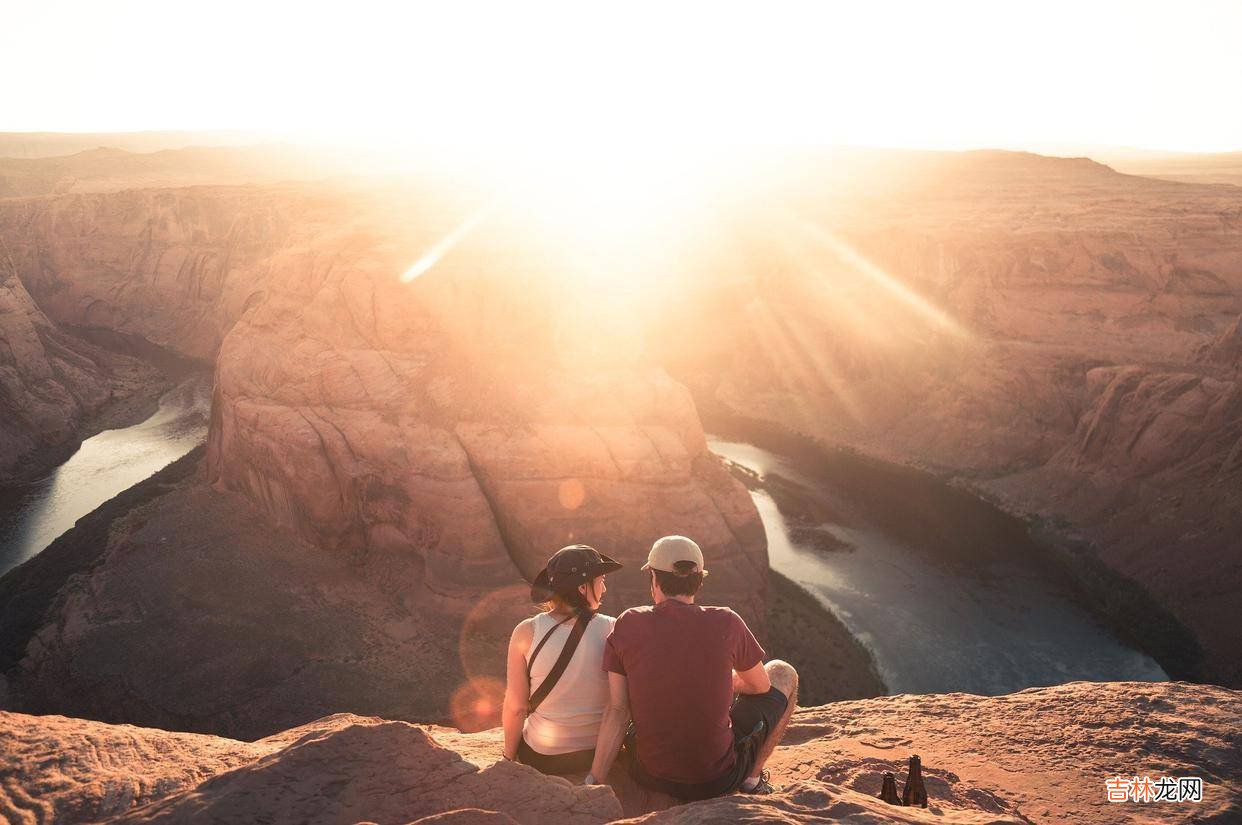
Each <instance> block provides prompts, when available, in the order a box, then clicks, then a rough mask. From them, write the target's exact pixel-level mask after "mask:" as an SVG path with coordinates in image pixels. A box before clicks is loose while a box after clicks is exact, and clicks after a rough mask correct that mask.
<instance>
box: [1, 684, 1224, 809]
mask: <svg viewBox="0 0 1242 825" xmlns="http://www.w3.org/2000/svg"><path fill="white" fill-rule="evenodd" d="M1239 731H1242V698H1240V697H1239V694H1238V692H1237V691H1230V690H1226V689H1223V688H1214V687H1207V686H1200V685H1188V684H1183V683H1165V684H1154V685H1153V684H1144V683H1088V682H1077V683H1071V684H1067V685H1061V686H1059V687H1054V688H1041V689H1033V690H1026V691H1022V692H1020V693H1016V694H1011V695H1008V696H999V697H990V698H985V697H980V696H970V695H965V694H949V695H941V696H904V695H903V696H891V697H883V698H877V699H866V700H859V701H851V702H836V703H833V704H829V705H824V706H821V707H810V708H804V709H801V710H799V711H798V712H797V713H796V715H795V716H794V718H793V721H792V723H791V725H790V727H789V729H788V732H787V734H786V736H785V741H784V744H783V745H782V746H781V747H780V748H778V749H777V750H776V752H775V754H774V756H773V757H772V761H771V762H770V767H771V770H772V773H773V776H774V777H775V781H776V784H777V785H778V786H779V787H780V790H779V792H778V793H777V794H775V795H773V796H769V797H752V796H745V795H732V796H727V797H723V798H720V799H715V800H708V801H704V802H696V803H691V804H688V805H681V806H675V807H669V805H670V802H671V800H668V799H667V798H657V797H655V796H653V795H650V794H647V793H646V792H643V791H642V790H641V789H639V788H637V787H635V786H634V785H633V784H632V782H630V780H628V778H625V776H624V768H623V767H621V766H618V767H617V768H616V769H615V770H614V782H615V785H616V786H615V788H610V787H601V786H594V787H584V786H580V785H573V784H571V783H570V782H567V781H565V780H563V779H559V778H552V777H546V776H543V775H541V774H539V773H538V772H536V771H535V770H534V769H532V768H529V767H527V766H524V765H518V764H515V763H508V762H503V761H499V755H500V748H501V737H500V732H499V731H498V730H495V729H493V730H488V731H483V732H481V733H476V734H463V733H460V732H458V731H457V730H454V729H451V728H441V727H435V726H426V725H413V724H408V723H403V722H389V721H384V720H383V719H379V718H369V717H359V716H353V715H349V714H338V715H334V716H329V717H326V718H323V719H320V720H318V721H316V722H312V723H310V724H306V725H301V726H299V727H296V728H292V729H289V730H286V731H283V732H281V733H278V734H275V735H272V736H269V737H266V738H263V739H259V740H257V741H253V742H244V741H238V740H234V739H226V738H221V737H214V736H203V735H196V734H186V733H172V732H167V731H162V730H155V729H151V728H139V727H134V726H130V725H108V724H103V723H99V722H90V721H85V720H81V719H72V718H66V717H62V716H27V715H23V714H14V713H2V714H0V815H3V816H4V817H5V818H7V821H9V822H12V823H14V825H34V823H51V822H57V823H64V824H66V825H69V824H71V823H87V822H113V823H138V822H204V821H206V822H235V823H250V822H255V823H258V822H264V823H350V822H363V821H368V822H378V823H406V822H415V821H418V822H422V821H427V822H433V821H434V822H462V823H466V822H470V823H473V822H494V823H511V822H520V823H552V822H556V823H560V822H567V823H604V822H614V821H619V820H622V819H624V818H625V817H633V819H627V820H625V821H636V822H650V823H661V822H789V823H795V822H828V821H848V822H874V823H885V822H894V823H929V822H945V823H1009V822H1013V823H1017V822H1050V821H1072V822H1078V823H1100V824H1101V825H1104V823H1108V824H1109V825H1111V824H1112V823H1118V822H1152V821H1160V822H1218V823H1225V822H1231V821H1237V818H1238V817H1239V816H1242V759H1239V755H1240V754H1242V733H1239ZM911 753H918V754H919V756H920V757H921V758H922V761H923V765H924V777H925V783H926V786H927V791H928V796H929V806H928V808H927V809H926V810H923V809H919V808H903V807H895V806H891V805H888V804H886V803H884V802H881V801H880V800H879V799H877V798H876V795H877V793H878V791H879V787H880V783H881V779H882V776H883V774H884V773H885V772H887V771H892V772H893V773H895V774H896V775H897V777H898V784H899V787H900V785H901V784H902V782H903V780H904V773H905V760H906V757H907V756H908V755H909V754H911ZM1114 776H1125V777H1132V776H1139V777H1142V776H1149V777H1151V778H1152V779H1153V780H1155V779H1157V778H1159V777H1161V776H1172V777H1181V776H1197V777H1200V778H1202V780H1203V798H1202V801H1201V802H1198V803H1193V802H1183V803H1176V802H1162V803H1155V802H1151V803H1140V802H1126V803H1110V802H1107V801H1106V799H1105V785H1104V781H1105V779H1106V778H1110V777H1114ZM424 818H426V819H424Z"/></svg>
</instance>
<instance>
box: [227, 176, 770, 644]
mask: <svg viewBox="0 0 1242 825" xmlns="http://www.w3.org/2000/svg"><path fill="white" fill-rule="evenodd" d="M368 208H369V210H370V211H369V212H367V214H366V215H364V216H362V217H361V218H359V219H358V221H357V222H356V223H354V224H349V225H345V226H340V227H338V228H337V229H336V231H335V232H333V233H332V234H326V235H323V236H321V237H320V238H318V239H317V240H316V242H315V243H314V244H313V245H311V246H309V247H308V248H305V249H294V250H289V251H286V252H283V253H281V254H279V255H277V256H274V257H273V258H272V259H271V260H270V261H269V263H268V272H269V274H268V276H267V280H266V281H265V289H266V297H265V299H264V300H263V301H261V302H260V303H258V304H257V305H256V306H255V307H254V309H253V310H252V311H251V312H248V313H246V314H245V315H244V316H243V317H242V318H241V319H240V320H239V321H238V323H237V324H236V326H234V327H233V329H232V330H231V331H230V333H229V335H228V336H227V338H226V339H225V341H224V344H223V346H222V348H221V351H220V359H219V367H218V370H217V388H216V399H215V409H214V411H213V422H212V429H211V435H210V438H209V443H208V466H209V473H210V478H211V480H212V482H213V483H214V484H216V485H217V486H218V487H221V488H225V489H231V490H237V491H239V492H241V493H243V494H244V495H246V496H247V497H248V498H249V499H250V500H251V501H252V502H254V504H255V506H257V507H258V508H259V509H260V510H261V511H263V512H264V513H265V514H266V515H267V516H268V517H270V518H271V519H272V520H273V521H275V522H276V523H277V524H280V525H282V526H285V527H288V528H290V529H292V530H294V531H296V532H298V533H299V534H300V535H302V536H303V537H305V538H306V539H308V540H310V541H313V542H314V543H316V544H318V545H320V546H323V547H327V548H331V549H335V550H338V551H340V552H342V553H345V554H349V555H352V556H354V557H356V558H362V559H364V561H363V565H364V567H365V568H366V569H367V570H368V571H371V572H372V573H373V574H375V575H377V576H379V577H380V578H382V579H383V580H385V581H387V582H390V583H393V584H396V583H397V582H400V584H399V585H398V586H399V587H400V588H402V590H403V591H404V596H405V598H408V599H412V600H415V601H417V600H420V599H432V600H434V602H435V603H436V604H439V605H442V606H446V607H450V608H452V607H453V606H454V605H457V606H458V608H459V609H464V608H465V607H466V606H468V605H469V604H471V603H473V602H474V600H475V599H477V597H478V596H479V595H480V594H483V593H486V592H489V591H491V590H495V589H496V588H499V587H501V586H503V585H506V584H509V583H512V581H513V580H514V578H515V573H520V575H521V576H523V577H525V578H527V579H530V578H533V576H534V574H535V573H536V572H537V571H538V570H539V569H540V567H542V564H543V562H544V561H545V560H546V558H547V556H548V555H549V554H550V553H551V552H552V551H553V550H555V549H556V548H558V547H560V546H562V545H564V544H568V543H571V542H586V543H590V544H595V545H598V546H599V547H600V548H601V549H603V550H604V551H605V552H607V553H609V554H610V555H613V556H615V557H617V558H618V559H619V560H620V561H622V562H623V563H625V564H627V565H629V566H630V568H631V570H632V571H635V570H636V569H637V567H638V566H640V564H641V562H642V560H643V559H644V558H645V554H646V550H647V549H648V548H649V547H650V545H651V542H652V541H653V540H654V539H656V538H658V537H659V536H661V535H666V534H668V533H673V532H680V533H686V534H688V535H692V536H694V537H695V539H696V540H697V541H698V542H699V543H700V544H701V545H702V546H703V548H704V551H705V553H706V554H707V555H708V557H709V558H711V559H712V562H713V567H714V568H716V570H718V572H715V571H714V575H713V579H712V581H713V593H712V597H713V598H714V599H720V600H725V601H727V602H728V603H730V604H732V605H733V606H734V607H735V608H736V609H738V610H739V612H741V613H742V614H743V615H744V616H745V617H746V618H747V619H749V620H750V621H752V622H757V623H761V622H762V615H763V609H764V600H765V586H766V570H767V562H766V552H765V547H764V537H763V531H762V525H761V524H760V522H759V518H758V514H757V513H756V511H755V509H754V507H753V505H752V503H751V501H750V499H749V497H748V496H747V494H746V492H745V489H744V488H743V487H742V486H741V485H740V484H739V483H738V482H737V481H735V480H733V479H732V478H731V477H730V476H729V475H728V473H727V472H726V471H725V470H724V469H723V467H722V466H721V465H720V463H719V462H718V461H717V460H715V459H714V458H713V457H712V456H711V455H710V454H709V453H708V450H707V445H706V441H705V438H704V435H703V431H702V427H701V425H700V424H699V421H698V416H697V414H696V412H695V408H694V404H693V402H692V401H691V399H690V395H689V393H688V392H687V391H686V390H685V389H684V388H683V387H681V386H680V385H678V384H677V383H676V382H674V381H672V380H671V379H670V378H669V377H668V375H667V374H666V373H665V372H664V370H663V369H662V368H660V367H659V366H658V365H657V364H656V363H654V362H652V361H651V360H650V359H648V358H646V357H645V356H644V354H643V352H642V350H641V347H634V346H633V343H634V342H633V340H632V339H629V338H627V337H626V335H627V334H629V332H630V331H629V330H628V329H622V330H620V331H615V330H611V329H609V328H608V327H607V326H604V325H602V324H594V323H592V321H593V318H594V317H595V315H592V314H584V312H590V313H595V314H599V313H600V310H601V308H600V307H598V306H594V307H588V308H587V310H586V311H584V310H583V308H582V307H583V304H584V302H585V299H582V298H581V297H580V291H581V288H582V285H581V284H580V283H578V282H577V280H576V279H577V278H578V273H577V272H575V271H573V270H572V269H570V268H568V267H566V266H565V264H564V263H563V262H562V260H561V259H560V258H558V256H557V254H556V252H555V250H554V249H551V248H546V247H543V248H541V247H539V246H538V245H537V244H536V242H535V241H532V240H531V239H529V238H527V237H524V236H523V234H522V228H521V226H520V225H518V224H516V223H514V222H511V221H510V220H508V219H506V217H505V216H503V215H500V216H497V217H495V218H494V219H493V221H492V222H491V223H489V224H488V226H487V228H486V229H485V230H484V229H480V230H479V231H478V235H477V236H471V237H469V238H466V239H464V240H463V241H461V243H460V244H459V245H458V246H457V247H456V248H455V249H453V250H452V251H451V252H449V253H448V254H447V255H445V256H444V258H443V259H442V260H440V261H439V262H438V263H437V264H436V265H435V266H434V267H430V268H428V271H426V272H425V274H421V275H420V276H419V277H417V278H413V279H412V280H408V281H407V280H406V279H404V278H403V277H402V276H403V274H404V273H407V272H410V271H411V268H412V267H415V268H418V267H419V264H418V262H419V260H420V255H422V254H424V253H425V252H426V250H427V249H428V248H430V247H432V246H433V244H434V243H435V242H436V241H438V240H439V239H440V238H441V237H442V236H443V232H444V231H447V230H443V231H441V230H439V229H438V228H437V231H433V232H427V231H425V230H424V231H422V232H415V231H412V230H411V229H410V228H408V227H405V226H404V224H403V223H402V222H400V221H397V222H396V224H395V225H394V218H395V217H399V216H402V215H404V214H406V213H407V209H408V207H407V206H406V204H405V202H404V201H403V200H399V199H396V198H390V199H386V200H379V201H378V202H376V203H374V204H372V205H370V206H369V207H368ZM422 209H423V210H425V211H430V210H429V207H428V206H427V205H423V206H422ZM467 217H468V216H463V221H465V220H466V219H467ZM443 220H444V218H443V217H441V218H440V221H443ZM532 247H535V248H532ZM536 262H539V263H541V267H540V268H538V269H534V268H532V267H533V266H534V264H535V263H536ZM609 309H611V310H613V311H616V312H618V313H624V312H625V311H626V308H625V307H624V306H621V307H615V306H614V307H610V308H609ZM614 578H615V582H614V583H613V584H611V585H610V589H611V597H612V598H613V599H615V601H612V602H611V604H613V605H619V606H628V605H630V604H635V603H638V602H640V601H642V600H645V598H646V596H647V588H646V585H645V583H644V582H643V581H642V577H641V576H638V575H631V576H629V577H614Z"/></svg>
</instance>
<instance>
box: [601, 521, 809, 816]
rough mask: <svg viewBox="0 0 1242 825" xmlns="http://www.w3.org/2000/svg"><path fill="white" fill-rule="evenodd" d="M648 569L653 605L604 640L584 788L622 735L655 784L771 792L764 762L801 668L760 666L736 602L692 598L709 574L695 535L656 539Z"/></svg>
mask: <svg viewBox="0 0 1242 825" xmlns="http://www.w3.org/2000/svg"><path fill="white" fill-rule="evenodd" d="M642 569H643V570H650V571H651V599H652V601H653V602H654V603H655V604H654V606H651V607H636V608H631V609H630V610H627V611H625V612H624V613H622V614H621V616H620V617H618V619H617V621H616V625H615V626H614V628H613V631H612V634H611V635H610V636H609V637H608V641H607V643H606V644H605V646H604V670H606V671H608V687H609V694H610V701H609V705H608V708H607V710H606V711H605V714H604V719H603V723H602V726H601V727H600V732H599V739H598V741H597V743H596V748H595V759H594V761H593V763H592V765H591V773H590V774H588V775H587V777H586V782H587V784H595V783H596V782H597V781H598V782H604V781H606V780H607V778H608V771H609V769H610V768H611V767H612V763H613V761H614V760H615V759H616V756H617V753H618V750H619V749H620V747H621V746H622V744H623V742H624V744H625V749H626V752H627V755H628V761H629V769H630V775H631V776H632V777H633V778H634V780H635V781H636V782H637V783H638V784H640V785H642V786H643V787H645V788H647V789H649V790H653V791H657V792H662V793H666V794H669V795H671V796H674V797H677V798H679V799H682V800H693V799H708V798H710V797H713V796H720V795H722V794H726V793H730V792H732V791H735V790H741V791H742V792H744V793H755V794H768V793H772V792H773V788H772V786H771V785H770V784H769V783H768V781H767V780H768V775H767V771H765V770H763V765H764V763H765V762H766V761H767V759H768V757H769V756H771V755H772V751H773V750H774V749H775V748H776V745H777V743H778V742H780V740H781V737H782V736H783V735H784V733H785V726H786V725H787V724H788V722H789V717H790V716H791V715H792V714H793V710H794V707H795V702H796V700H797V693H798V674H797V671H795V670H794V669H793V668H792V667H791V666H790V665H789V664H787V663H785V662H782V661H772V662H769V663H768V664H767V665H766V666H765V665H764V663H763V656H764V652H763V648H762V647H760V646H759V643H758V642H757V641H756V640H755V637H754V635H753V634H752V633H751V632H750V628H748V627H747V626H746V623H745V622H744V621H742V618H741V617H740V616H738V615H737V614H736V613H734V612H733V611H732V610H730V609H729V608H727V607H704V606H701V605H696V604H695V603H694V597H695V594H696V593H698V591H699V587H700V586H701V585H702V584H703V578H704V577H705V576H706V575H707V571H706V570H704V569H703V552H702V551H701V550H700V549H699V546H698V545H697V544H695V543H694V542H693V541H691V540H690V539H688V538H685V537H684V536H666V537H664V538H662V539H660V540H659V541H657V542H656V543H655V544H654V545H652V547H651V552H650V554H649V555H648V556H647V563H646V564H645V565H643V568H642ZM734 694H740V695H738V696H737V699H736V701H735V700H734ZM631 719H633V723H632V724H631V725H630V726H629V729H628V731H627V725H626V723H627V722H628V721H630V720H631Z"/></svg>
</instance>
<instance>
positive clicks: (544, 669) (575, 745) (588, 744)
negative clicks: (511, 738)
mask: <svg viewBox="0 0 1242 825" xmlns="http://www.w3.org/2000/svg"><path fill="white" fill-rule="evenodd" d="M562 618H564V617H560V616H552V615H550V614H548V613H540V614H539V615H538V616H536V617H535V620H534V625H535V635H534V638H533V639H531V643H530V653H533V652H534V650H535V646H536V645H538V644H539V641H540V640H541V639H542V638H543V637H544V636H545V635H546V634H547V632H548V631H549V630H552V628H553V627H556V623H557V622H559V621H560V620H561V619H562ZM615 621H616V619H614V618H612V617H611V616H601V615H599V614H598V613H597V614H595V617H594V618H593V619H591V622H590V624H588V625H587V627H586V631H585V632H584V633H583V634H582V639H581V641H579V642H578V649H577V650H575V651H574V657H573V658H572V659H570V660H569V666H568V667H566V668H565V672H564V673H562V674H561V678H560V679H559V680H558V681H557V683H556V687H554V688H552V692H551V693H549V694H548V695H547V697H545V698H544V700H543V702H541V703H540V704H539V707H537V708H535V712H534V713H532V714H530V715H529V716H527V717H526V725H525V727H524V728H523V733H522V735H523V737H524V738H525V739H526V744H528V745H530V746H531V747H532V748H533V749H535V750H536V751H538V752H539V753H542V754H545V755H547V756H553V755H555V754H558V753H570V752H571V751H584V750H590V749H592V748H594V747H595V738H596V736H597V735H598V734H599V725H600V722H601V721H602V720H603V718H604V707H605V706H606V705H607V704H608V674H607V673H605V672H604V642H605V641H606V640H607V639H608V634H609V633H611V632H612V624H613V622H615ZM573 627H574V620H573V619H571V620H569V621H567V622H565V624H563V625H561V626H560V627H557V628H556V630H555V631H553V632H552V636H551V638H549V639H548V641H547V643H546V644H545V645H544V646H543V650H540V651H539V656H538V657H537V658H536V659H535V665H534V667H532V668H531V671H530V692H531V695H534V693H535V691H537V690H538V689H539V686H540V685H541V684H543V680H544V679H545V678H546V677H547V675H548V673H549V672H550V671H551V670H552V666H553V665H555V664H556V660H557V659H559V658H560V656H561V651H562V650H564V649H565V641H566V640H567V639H568V638H569V634H570V631H572V630H573ZM530 653H527V654H526V660H527V662H529V661H530Z"/></svg>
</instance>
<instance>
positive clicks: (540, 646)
mask: <svg viewBox="0 0 1242 825" xmlns="http://www.w3.org/2000/svg"><path fill="white" fill-rule="evenodd" d="M572 618H574V617H573V616H566V617H565V618H563V619H561V620H560V621H559V622H557V623H556V624H554V625H552V628H551V629H550V630H549V631H548V632H547V633H545V634H543V638H542V639H540V640H539V644H537V645H535V649H534V650H532V651H531V652H530V658H529V659H527V660H526V681H527V683H529V682H530V671H531V668H533V667H534V666H535V657H536V656H538V655H539V651H541V650H543V646H544V645H545V644H547V642H548V639H550V638H552V634H553V633H555V632H556V629H557V628H558V627H560V626H561V625H563V624H565V622H567V621H569V620H570V619H572Z"/></svg>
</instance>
